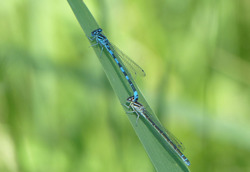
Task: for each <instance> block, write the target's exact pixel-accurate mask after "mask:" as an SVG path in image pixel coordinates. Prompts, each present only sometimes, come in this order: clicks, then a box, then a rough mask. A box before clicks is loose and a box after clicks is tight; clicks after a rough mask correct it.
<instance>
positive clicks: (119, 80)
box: [68, 0, 189, 172]
mask: <svg viewBox="0 0 250 172" xmlns="http://www.w3.org/2000/svg"><path fill="white" fill-rule="evenodd" d="M68 2H69V4H70V6H71V8H72V10H73V12H74V14H75V16H76V18H77V20H78V22H79V23H80V25H81V27H82V29H83V31H84V32H85V34H86V35H87V36H89V37H90V36H91V32H92V31H93V30H95V29H97V28H99V26H98V24H97V22H96V21H95V19H94V17H93V16H92V14H91V13H90V12H89V10H88V8H87V7H86V6H85V4H84V3H83V1H82V0H68ZM106 36H107V35H106ZM93 43H94V42H92V43H90V44H93ZM93 49H94V50H95V53H96V55H97V57H98V58H99V60H100V62H101V64H102V66H103V69H104V71H105V73H106V75H107V77H108V79H109V81H110V83H111V85H112V87H113V89H114V91H115V93H116V94H117V96H118V98H119V100H120V102H121V104H125V103H126V99H127V98H128V97H130V96H132V95H133V91H132V89H131V87H130V85H129V84H128V82H127V80H126V79H125V77H124V75H123V73H122V72H121V71H120V69H119V68H118V66H117V64H116V63H115V61H114V60H113V58H112V57H111V56H110V55H109V54H108V52H106V51H103V52H102V56H101V57H100V54H101V49H100V47H99V46H93ZM131 80H132V78H131ZM132 82H133V83H135V82H134V81H133V80H132ZM135 87H136V89H137V90H138V94H139V102H140V103H141V104H143V105H144V106H145V107H147V111H149V113H151V114H152V115H153V116H155V115H154V113H153V111H152V110H151V109H150V107H149V105H148V104H147V102H146V100H145V99H144V97H143V95H142V94H141V92H140V91H139V89H138V87H137V86H136V84H135ZM108 101H110V100H108ZM125 110H126V111H127V109H125ZM128 118H129V120H130V122H131V124H132V126H133V128H134V130H135V132H136V134H137V136H138V137H139V139H140V141H141V143H142V144H143V146H144V148H145V150H146V152H147V154H148V156H149V158H150V159H151V161H152V163H153V165H154V167H155V169H156V170H157V171H159V172H162V171H173V172H178V171H189V170H188V168H187V166H186V165H185V164H184V162H183V161H182V160H181V159H180V158H179V157H178V155H177V154H176V153H175V152H174V151H173V150H172V148H171V147H170V146H169V145H168V143H165V142H164V141H163V140H162V139H161V138H160V136H159V135H158V134H157V133H156V132H155V131H154V129H153V128H152V127H151V126H150V125H149V124H147V122H146V121H145V120H139V121H138V123H137V124H136V115H131V114H128Z"/></svg>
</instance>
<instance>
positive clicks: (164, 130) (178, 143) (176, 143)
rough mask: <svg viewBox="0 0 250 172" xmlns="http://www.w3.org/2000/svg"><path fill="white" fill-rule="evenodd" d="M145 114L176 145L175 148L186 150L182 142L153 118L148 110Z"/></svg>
mask: <svg viewBox="0 0 250 172" xmlns="http://www.w3.org/2000/svg"><path fill="white" fill-rule="evenodd" d="M144 113H145V114H146V115H148V116H149V118H150V119H151V120H152V121H153V122H154V123H155V124H156V125H157V126H158V127H159V128H160V129H161V130H162V131H163V132H164V133H165V134H166V136H167V137H168V138H169V139H170V140H171V141H172V142H173V143H174V144H175V146H176V147H177V148H178V149H180V150H181V151H184V150H185V147H184V145H183V144H182V142H181V141H180V140H179V139H177V138H176V137H175V136H174V135H173V134H172V133H171V132H170V131H168V130H167V129H165V128H164V127H163V126H162V124H161V123H160V122H159V121H158V120H157V119H156V118H155V117H153V116H152V115H151V114H150V113H149V112H148V111H147V110H145V109H144Z"/></svg>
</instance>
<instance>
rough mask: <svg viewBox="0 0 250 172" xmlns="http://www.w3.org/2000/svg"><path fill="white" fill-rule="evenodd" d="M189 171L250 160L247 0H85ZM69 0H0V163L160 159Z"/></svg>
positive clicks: (33, 167) (145, 171) (76, 164)
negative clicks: (149, 149) (133, 66)
mask: <svg viewBox="0 0 250 172" xmlns="http://www.w3.org/2000/svg"><path fill="white" fill-rule="evenodd" d="M84 2H85V3H86V5H87V6H88V8H89V9H90V11H91V12H92V14H93V15H94V16H95V17H96V19H97V21H98V23H99V24H100V26H101V27H102V28H103V29H104V31H105V33H106V35H107V36H108V38H109V39H110V40H112V42H113V43H114V44H116V45H117V46H118V47H120V48H121V49H122V50H123V51H124V52H126V54H128V55H129V56H130V57H131V58H132V59H133V60H134V61H136V62H137V63H138V64H140V66H141V67H142V68H143V69H144V70H145V71H146V74H147V76H146V78H137V83H138V85H139V86H140V88H141V90H142V92H143V93H144V96H145V97H146V99H147V100H148V102H149V103H150V104H151V106H152V108H153V109H154V110H155V112H156V114H157V115H158V117H159V119H160V121H161V122H162V123H163V125H164V126H165V127H166V128H168V129H169V130H170V131H171V132H172V133H174V134H175V136H176V137H178V138H179V139H180V140H181V141H182V142H183V143H184V145H185V147H186V150H185V152H184V154H185V155H186V156H187V157H188V158H189V160H190V161H191V166H190V170H191V171H220V172H221V171H226V172H228V171H250V163H249V162H250V125H249V122H250V44H249V42H250V2H249V1H247V0H242V1H215V0H212V1H211V0H201V1H198V0H196V1H195V0H185V1H184V0H179V1H178V0H148V1H144V0H138V1H133V0H127V1H125V0H121V1H116V0H105V1H104V0H86V1H84ZM89 46H90V44H89V42H88V40H87V38H86V37H85V34H84V33H83V31H82V30H81V27H80V25H79V24H78V22H77V20H76V18H75V16H74V14H73V12H72V10H71V8H70V6H69V5H68V3H67V1H66V0H65V1H59V0H56V1H49V0H44V1H37V0H33V1H28V0H10V1H1V2H0V171H1V172H35V171H36V172H37V171H39V172H45V171H56V172H57V171H58V172H64V171H65V172H66V171H74V172H78V171H79V172H80V171H81V172H82V171H91V172H101V171H105V172H106V171H108V172H110V171H115V172H127V171H129V172H135V171H136V172H138V171H139V172H140V171H141V172H152V171H155V170H154V167H153V166H152V164H151V162H150V160H149V158H148V156H147V154H146V153H145V150H144V149H143V146H142V145H141V143H140V141H139V140H138V138H137V136H136V135H135V133H134V131H133V129H132V127H131V125H130V123H129V120H128V119H127V116H126V114H125V112H124V111H123V109H122V106H121V105H120V103H119V101H118V99H117V97H116V95H115V94H114V92H113V90H112V88H111V86H110V84H109V82H108V80H107V78H106V76H105V73H104V72H103V70H102V66H101V65H100V63H99V61H98V58H97V57H96V55H95V54H94V51H93V50H92V48H90V47H89Z"/></svg>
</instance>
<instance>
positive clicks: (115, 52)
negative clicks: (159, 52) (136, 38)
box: [89, 28, 190, 166]
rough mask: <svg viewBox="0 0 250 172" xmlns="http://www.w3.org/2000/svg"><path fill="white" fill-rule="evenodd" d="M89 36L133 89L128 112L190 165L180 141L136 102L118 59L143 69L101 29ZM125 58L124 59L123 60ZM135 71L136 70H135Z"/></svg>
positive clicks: (134, 92) (134, 90)
mask: <svg viewBox="0 0 250 172" xmlns="http://www.w3.org/2000/svg"><path fill="white" fill-rule="evenodd" d="M91 36H92V37H91V38H89V39H90V40H91V41H94V40H95V41H96V44H93V45H92V46H94V45H100V46H101V53H102V52H103V49H104V48H105V49H106V50H107V51H108V53H109V54H110V55H111V56H112V57H113V59H114V60H115V62H116V63H117V65H118V67H119V68H120V70H121V71H122V73H123V74H124V76H125V78H126V79H127V81H128V83H129V85H130V86H131V88H132V90H133V96H132V97H129V98H128V99H127V102H128V103H129V106H127V105H125V106H126V107H127V108H129V109H130V108H131V109H132V111H130V112H128V113H136V115H137V121H138V119H139V117H140V116H142V117H143V118H144V119H145V120H146V121H147V122H148V123H149V124H150V125H151V126H152V127H153V128H154V129H155V130H156V131H157V132H158V134H160V136H161V137H162V138H163V139H164V140H165V141H166V142H167V143H168V144H169V145H170V146H171V147H172V148H173V150H174V151H175V152H176V153H177V154H178V156H179V157H180V158H181V159H182V160H183V161H184V162H185V163H186V165H188V166H189V165H190V161H189V160H188V159H187V158H186V156H185V155H184V154H183V153H182V152H181V150H183V149H182V143H180V142H179V141H178V140H177V139H176V138H175V137H174V136H173V135H172V134H170V132H168V131H167V130H166V129H164V127H163V126H162V125H161V124H160V123H159V122H157V120H156V119H154V118H153V117H152V116H151V115H150V114H149V113H148V112H147V111H146V109H145V107H144V106H143V105H142V104H140V103H139V102H138V98H139V97H138V92H137V90H136V88H135V86H134V84H133V83H132V81H131V80H130V78H129V76H128V74H127V73H128V72H126V71H125V70H124V67H123V66H122V65H121V63H120V62H119V60H118V57H119V59H121V60H123V62H126V61H129V62H130V63H132V64H133V65H134V66H135V67H136V68H137V69H136V70H134V71H139V72H140V73H142V74H143V75H145V73H144V70H143V69H142V68H140V67H139V66H138V65H137V64H136V63H134V62H133V61H132V60H131V59H129V58H128V57H127V56H125V55H124V54H123V53H122V52H121V51H120V50H119V49H118V48H115V46H114V45H112V44H111V43H110V42H109V40H108V39H107V37H106V36H104V35H103V34H102V29H101V28H99V29H96V30H94V31H93V32H91ZM124 59H125V60H124ZM132 69H133V68H132ZM135 73H137V72H135Z"/></svg>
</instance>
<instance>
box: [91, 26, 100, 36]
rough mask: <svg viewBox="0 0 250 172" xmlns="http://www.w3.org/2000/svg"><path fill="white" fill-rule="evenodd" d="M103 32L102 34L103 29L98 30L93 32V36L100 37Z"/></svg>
mask: <svg viewBox="0 0 250 172" xmlns="http://www.w3.org/2000/svg"><path fill="white" fill-rule="evenodd" d="M101 32H102V29H101V28H99V29H96V30H94V31H93V32H91V36H95V35H98V34H100V33H101Z"/></svg>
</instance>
